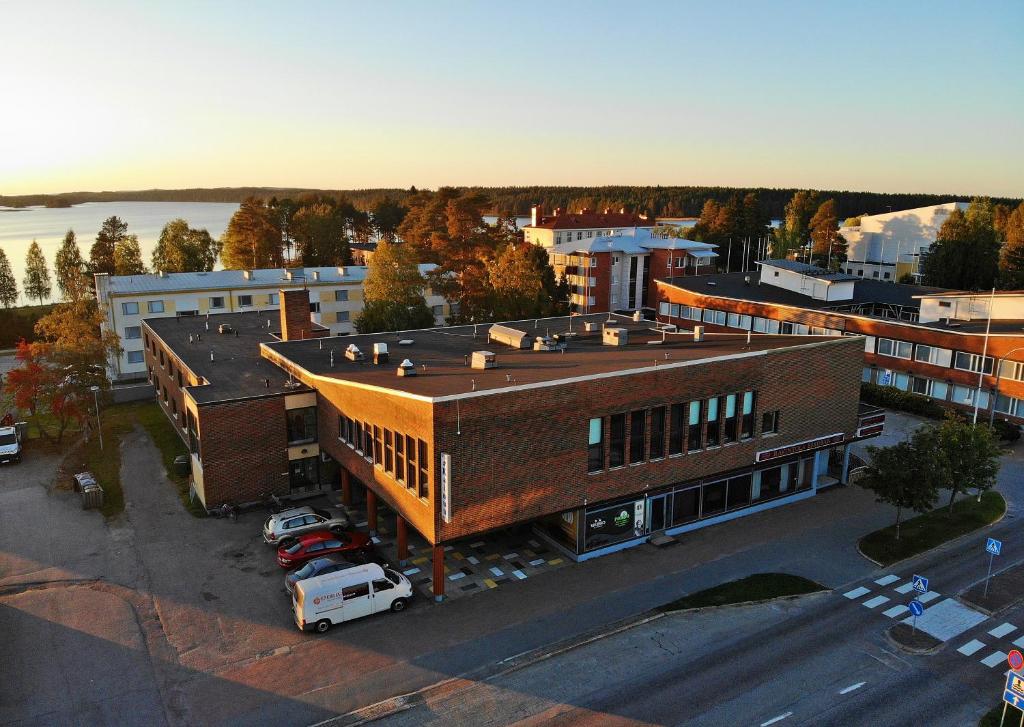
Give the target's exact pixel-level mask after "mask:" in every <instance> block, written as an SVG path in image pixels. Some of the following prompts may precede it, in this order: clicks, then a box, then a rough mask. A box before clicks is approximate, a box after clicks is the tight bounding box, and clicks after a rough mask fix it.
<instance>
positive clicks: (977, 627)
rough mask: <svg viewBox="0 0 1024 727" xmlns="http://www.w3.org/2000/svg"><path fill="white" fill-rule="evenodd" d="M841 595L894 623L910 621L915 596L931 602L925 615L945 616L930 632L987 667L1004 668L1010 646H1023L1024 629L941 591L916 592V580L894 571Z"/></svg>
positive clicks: (920, 626) (1021, 647) (959, 653)
mask: <svg viewBox="0 0 1024 727" xmlns="http://www.w3.org/2000/svg"><path fill="white" fill-rule="evenodd" d="M842 595H843V596H844V597H845V598H846V599H848V600H850V601H854V602H857V603H859V604H860V605H861V606H863V607H864V608H866V609H868V610H869V611H873V612H875V613H877V614H879V615H880V616H882V617H884V618H886V619H890V620H892V621H894V622H895V621H899V620H902V621H904V622H905V623H910V618H911V616H910V609H909V608H908V606H907V604H908V603H909V602H910V601H911V600H912V599H916V600H918V601H920V602H921V603H922V604H926V605H927V604H931V606H929V607H928V609H927V610H926V612H925V613H926V616H929V615H930V616H933V617H943V623H941V624H938V625H932V626H931V631H929V633H931V632H934V633H932V635H933V636H936V638H939V640H940V641H948V642H950V646H951V647H954V648H952V649H951V653H954V654H957V655H959V656H963V657H967V658H970V659H972V660H976V662H977V663H978V664H980V665H981V666H984V667H986V668H988V669H995V668H996V667H999V666H1003V667H1005V666H1006V655H1007V653H1008V652H1009V651H1010V650H1011V649H1013V648H1020V649H1024V631H1022V629H1021V628H1019V627H1018V626H1017V625H1016V624H1013V623H1010V622H1008V621H994V620H993V619H991V618H990V617H988V616H986V615H985V614H983V613H981V612H980V611H975V610H974V609H971V608H970V607H969V606H966V605H964V604H962V603H960V602H959V601H958V600H957V599H955V598H944V599H943V596H942V594H941V593H939V592H938V591H931V590H929V591H927V592H926V593H917V592H914V585H913V581H912V580H911V579H910V578H907V577H904V576H901V575H898V574H895V573H887V574H885V575H883V576H880V577H879V578H876V579H874V580H873V581H870V582H868V583H866V584H865V585H862V586H857V587H856V588H853V589H851V590H848V591H846V592H845V593H843V594H842ZM939 599H943V600H941V601H940V600H939ZM922 622H924V624H925V625H927V622H926V621H925V619H924V617H922V618H921V619H919V620H918V624H917V628H918V629H919V630H925V629H922ZM1010 639H1013V640H1012V641H1010ZM961 640H962V643H961Z"/></svg>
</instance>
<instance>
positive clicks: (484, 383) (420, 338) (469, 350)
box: [263, 313, 839, 399]
mask: <svg viewBox="0 0 1024 727" xmlns="http://www.w3.org/2000/svg"><path fill="white" fill-rule="evenodd" d="M609 320H610V322H609ZM586 321H589V322H593V323H596V324H598V325H605V324H607V325H608V326H609V327H613V328H625V329H626V330H627V331H628V335H629V344H628V345H626V346H621V347H615V346H606V345H603V344H602V332H601V330H597V331H596V332H593V333H585V332H584V330H583V329H584V325H583V324H584V322H586ZM570 324H571V326H572V332H573V333H575V334H576V335H575V336H570V337H568V338H567V341H568V343H567V347H566V349H565V350H564V351H534V350H532V348H531V349H514V348H512V347H510V346H508V345H506V344H504V343H499V342H498V341H496V340H495V341H488V335H487V334H488V330H489V329H490V327H491V325H492V324H491V323H481V324H478V325H477V326H476V327H475V329H476V330H475V335H474V326H472V325H468V326H453V327H448V328H431V329H424V330H416V331H402V332H399V333H393V332H391V333H375V334H367V335H358V336H342V337H334V338H330V339H324V340H323V349H321V348H320V342H319V341H315V340H310V341H271V342H265V343H264V345H263V348H264V349H265V351H266V354H265V355H268V356H272V357H275V358H280V360H281V362H282V364H283V365H290V366H295V367H297V368H298V369H301V370H304V371H305V372H307V373H308V374H311V375H313V376H316V377H321V378H323V379H325V380H332V379H333V380H337V381H339V382H349V383H352V384H355V385H359V386H365V387H372V388H376V389H386V390H391V391H395V392H400V393H404V394H408V395H413V396H417V397H422V398H425V399H437V398H443V397H463V396H466V395H480V394H479V393H477V394H473V392H484V393H495V392H497V391H501V390H507V389H513V390H514V389H518V388H523V387H524V386H527V385H544V384H552V383H556V382H562V381H572V380H574V379H578V378H597V377H599V376H601V375H616V374H621V373H629V372H635V371H641V370H645V369H649V368H653V367H655V366H675V365H679V364H680V363H683V362H687V363H689V362H696V361H703V360H713V359H715V358H717V357H735V356H741V355H750V354H758V353H763V352H766V351H773V350H778V349H783V348H789V347H795V346H806V345H814V344H818V343H822V342H827V341H833V342H834V341H837V340H839V339H837V338H836V337H827V336H784V335H760V334H754V335H753V336H752V338H751V342H750V344H749V345H748V344H747V339H746V335H745V334H708V335H706V337H705V340H704V341H702V342H700V343H695V342H694V341H693V334H692V332H689V331H686V332H680V333H677V334H666V336H665V342H664V343H661V340H662V333H661V332H660V330H658V328H659V327H658V324H656V323H654V322H653V321H642V322H640V323H637V322H634V321H633V320H632V318H631V317H629V316H623V315H616V314H612V315H608V314H605V313H597V314H590V315H585V316H572V317H571V318H570V317H561V318H542V319H537V320H532V319H531V320H526V321H510V322H502V323H501V325H502V326H505V327H508V328H514V329H518V330H521V331H523V332H525V333H526V334H527V335H528V336H529V337H530V338H529V340H530V341H531V343H532V340H533V338H534V337H536V336H555V335H556V334H564V333H567V332H569V330H570ZM400 340H411V341H413V343H412V344H410V345H400V344H399V341H400ZM648 341H658V343H656V344H650V343H647V342H648ZM374 343H386V344H387V346H388V353H389V356H390V361H389V362H388V363H387V364H385V365H379V366H378V365H374V364H373V362H372V358H373V344H374ZM351 344H354V345H356V346H357V347H358V348H359V349H360V351H361V352H362V354H363V356H364V360H363V361H361V362H355V361H350V360H348V359H347V358H345V349H346V347H347V346H349V345H351ZM331 351H333V352H334V365H333V367H332V366H331V358H330V356H331ZM475 351H490V352H493V353H494V354H496V356H497V368H493V369H474V368H471V367H470V366H469V364H468V360H469V359H470V357H471V356H472V354H473V352H475ZM666 356H667V358H666ZM403 359H409V360H410V361H411V362H412V363H413V365H414V366H415V367H416V369H417V375H416V376H405V377H403V376H398V375H397V374H396V370H397V368H398V366H399V364H400V363H401V362H402V360H403ZM423 366H426V369H425V370H424V369H423Z"/></svg>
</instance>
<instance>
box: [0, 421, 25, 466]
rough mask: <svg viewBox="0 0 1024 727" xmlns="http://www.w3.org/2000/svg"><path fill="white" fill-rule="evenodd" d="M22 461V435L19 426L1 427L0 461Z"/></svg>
mask: <svg viewBox="0 0 1024 727" xmlns="http://www.w3.org/2000/svg"><path fill="white" fill-rule="evenodd" d="M20 461H21V435H20V434H18V429H17V427H0V463H5V462H20Z"/></svg>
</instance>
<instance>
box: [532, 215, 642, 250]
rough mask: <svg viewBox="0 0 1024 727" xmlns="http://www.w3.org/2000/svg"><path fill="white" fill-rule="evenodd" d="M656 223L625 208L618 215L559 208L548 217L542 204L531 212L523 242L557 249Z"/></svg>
mask: <svg viewBox="0 0 1024 727" xmlns="http://www.w3.org/2000/svg"><path fill="white" fill-rule="evenodd" d="M655 224H656V223H655V219H654V217H653V216H652V217H650V218H648V217H647V216H645V215H637V214H634V213H632V212H627V211H626V210H625V208H623V209H621V210H619V211H618V212H613V211H612V210H610V209H605V210H602V211H601V212H596V211H594V210H592V209H583V210H580V211H579V212H566V211H565V210H564V209H562V208H561V207H559V208H557V209H556V210H555V211H554V212H553V213H551V214H550V215H546V214H544V209H543V207H541V205H534V206H533V207H532V208H531V210H530V224H529V225H526V226H525V227H523V239H524V240H525V241H526V242H529V243H531V244H534V245H540V246H541V247H554V246H555V245H560V244H564V243H569V242H582V241H585V240H592V239H594V238H595V237H603V236H607V235H615V234H618V233H621V232H623V231H625V230H629V231H630V232H632V231H633V230H634V229H653V228H654V226H655Z"/></svg>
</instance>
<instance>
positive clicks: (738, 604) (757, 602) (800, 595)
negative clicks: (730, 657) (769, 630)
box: [661, 588, 835, 616]
mask: <svg viewBox="0 0 1024 727" xmlns="http://www.w3.org/2000/svg"><path fill="white" fill-rule="evenodd" d="M833 591H835V589H834V588H819V589H818V590H817V591H807V592H806V593H794V594H793V595H791V596H773V597H772V598H759V599H757V600H754V601H737V602H736V603H723V604H722V605H721V606H694V607H692V608H677V609H672V610H667V611H662V612H661V613H662V614H664V615H665V616H674V615H675V614H677V613H694V612H697V611H707V610H709V609H716V610H717V609H720V608H740V607H742V606H758V605H760V604H762V603H775V602H776V601H792V600H794V599H797V598H803V597H804V596H816V595H818V594H820V593H832V592H833Z"/></svg>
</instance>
